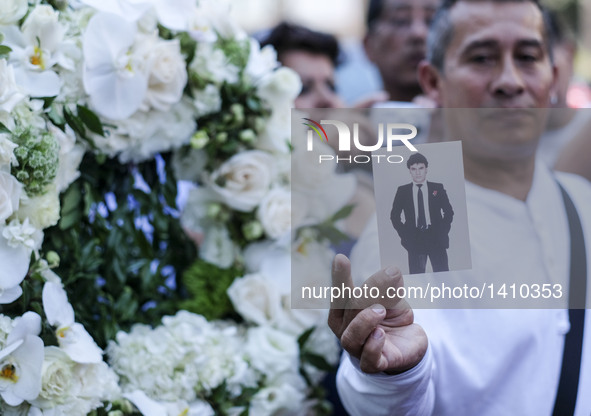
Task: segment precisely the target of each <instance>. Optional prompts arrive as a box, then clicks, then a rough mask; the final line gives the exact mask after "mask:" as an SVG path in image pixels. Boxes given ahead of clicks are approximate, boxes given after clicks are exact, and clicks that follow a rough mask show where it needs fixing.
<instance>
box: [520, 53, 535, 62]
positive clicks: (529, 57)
mask: <svg viewBox="0 0 591 416" xmlns="http://www.w3.org/2000/svg"><path fill="white" fill-rule="evenodd" d="M517 58H518V59H519V60H520V61H522V62H536V61H537V60H538V57H537V56H536V55H532V54H521V55H519V56H518V57H517Z"/></svg>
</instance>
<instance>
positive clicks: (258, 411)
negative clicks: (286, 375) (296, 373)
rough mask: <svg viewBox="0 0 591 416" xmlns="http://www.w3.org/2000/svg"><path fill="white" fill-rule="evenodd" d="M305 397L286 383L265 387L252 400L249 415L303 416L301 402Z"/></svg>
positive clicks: (303, 410) (303, 411)
mask: <svg viewBox="0 0 591 416" xmlns="http://www.w3.org/2000/svg"><path fill="white" fill-rule="evenodd" d="M305 398H306V395H305V394H304V393H303V392H302V391H300V390H298V389H296V388H295V387H293V386H292V385H290V384H288V383H282V384H275V385H271V386H268V387H265V388H263V389H261V390H260V391H258V392H257V394H255V395H254V397H253V398H252V402H251V404H250V409H249V413H248V414H249V415H251V416H274V415H279V414H280V415H283V416H295V415H302V416H303V415H305V414H307V413H306V410H305V409H302V402H303V401H304V400H305Z"/></svg>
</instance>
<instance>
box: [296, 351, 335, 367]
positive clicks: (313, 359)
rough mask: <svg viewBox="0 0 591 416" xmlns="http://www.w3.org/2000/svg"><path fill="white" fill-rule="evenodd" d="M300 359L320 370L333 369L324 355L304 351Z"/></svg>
mask: <svg viewBox="0 0 591 416" xmlns="http://www.w3.org/2000/svg"><path fill="white" fill-rule="evenodd" d="M301 359H302V361H303V362H306V363H310V364H312V365H313V366H314V367H316V368H317V369H319V370H322V371H333V370H334V366H332V365H330V364H329V363H328V362H327V361H326V360H325V359H324V357H322V356H320V355H318V354H314V353H311V352H304V353H302V355H301Z"/></svg>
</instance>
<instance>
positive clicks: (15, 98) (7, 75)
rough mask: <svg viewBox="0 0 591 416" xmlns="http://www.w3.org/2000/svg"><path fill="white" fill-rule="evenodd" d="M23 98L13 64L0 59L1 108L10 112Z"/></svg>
mask: <svg viewBox="0 0 591 416" xmlns="http://www.w3.org/2000/svg"><path fill="white" fill-rule="evenodd" d="M0 10H1V9H0ZM23 98H25V94H23V93H22V92H21V91H20V89H19V88H18V86H17V85H16V81H15V78H14V68H13V66H12V65H9V64H8V62H6V59H0V110H2V111H6V112H7V113H10V112H11V111H12V110H13V109H14V106H15V105H17V104H18V103H19V102H20V101H21V100H22V99H23ZM0 156H1V155H0Z"/></svg>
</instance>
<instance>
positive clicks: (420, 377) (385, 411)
mask: <svg viewBox="0 0 591 416" xmlns="http://www.w3.org/2000/svg"><path fill="white" fill-rule="evenodd" d="M432 377H433V358H432V354H431V347H430V346H429V348H427V352H426V354H425V356H424V357H423V359H422V360H421V362H420V363H419V364H417V365H416V366H415V367H414V368H412V369H410V370H408V371H405V372H404V373H401V374H397V375H394V376H390V375H387V374H383V373H381V374H367V373H364V372H362V371H361V369H360V368H359V360H358V359H356V358H354V357H351V356H350V355H349V354H348V353H347V352H344V353H343V357H342V360H341V365H340V367H339V371H338V373H337V388H338V391H339V395H340V397H341V401H342V402H343V405H344V406H345V408H346V409H347V411H348V412H349V414H350V415H351V416H366V415H372V416H380V415H384V416H390V415H394V414H395V415H397V416H411V415H412V416H428V415H431V413H432V412H433V406H434V403H435V389H434V383H433V380H432Z"/></svg>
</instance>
